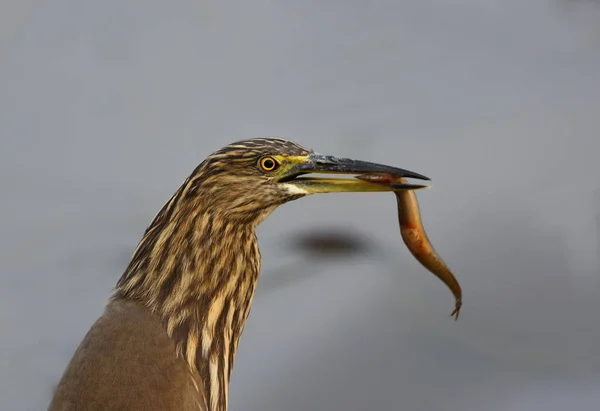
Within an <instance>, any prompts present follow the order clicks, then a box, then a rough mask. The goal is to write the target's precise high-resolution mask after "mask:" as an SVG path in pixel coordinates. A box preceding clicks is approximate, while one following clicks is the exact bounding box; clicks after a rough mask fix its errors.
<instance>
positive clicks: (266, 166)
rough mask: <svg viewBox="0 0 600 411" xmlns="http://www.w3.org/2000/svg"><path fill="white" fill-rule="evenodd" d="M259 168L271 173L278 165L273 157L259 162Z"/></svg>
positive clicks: (264, 158)
mask: <svg viewBox="0 0 600 411" xmlns="http://www.w3.org/2000/svg"><path fill="white" fill-rule="evenodd" d="M259 165H260V168H262V169H263V170H264V171H273V170H275V169H276V168H277V166H278V165H279V163H277V160H275V159H274V158H273V157H263V158H261V159H260V161H259Z"/></svg>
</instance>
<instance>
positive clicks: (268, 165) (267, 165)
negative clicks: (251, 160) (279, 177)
mask: <svg viewBox="0 0 600 411" xmlns="http://www.w3.org/2000/svg"><path fill="white" fill-rule="evenodd" d="M263 166H264V168H268V169H271V168H273V167H275V163H274V162H273V160H271V159H266V160H265V161H263Z"/></svg>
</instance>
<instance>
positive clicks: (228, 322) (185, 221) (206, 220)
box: [114, 202, 260, 410]
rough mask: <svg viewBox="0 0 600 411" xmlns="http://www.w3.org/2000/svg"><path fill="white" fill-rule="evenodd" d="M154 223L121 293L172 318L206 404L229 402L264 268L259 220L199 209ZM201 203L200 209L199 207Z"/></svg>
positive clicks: (172, 330) (169, 327) (171, 329)
mask: <svg viewBox="0 0 600 411" xmlns="http://www.w3.org/2000/svg"><path fill="white" fill-rule="evenodd" d="M169 204H171V207H175V204H174V203H173V204H172V203H171V202H169V203H167V204H166V205H165V207H164V208H163V210H161V212H160V213H159V214H158V215H157V216H156V218H155V220H154V221H153V223H152V225H151V226H150V227H149V228H148V229H147V230H146V233H145V235H144V236H143V238H142V240H141V241H140V243H139V245H138V248H137V249H136V251H135V252H134V255H133V257H132V260H131V262H130V264H129V266H128V268H127V270H126V271H125V273H124V274H123V276H122V277H121V279H120V280H119V282H118V284H117V287H116V292H115V296H114V298H125V299H130V300H134V301H137V302H139V303H141V304H144V305H145V306H146V307H147V308H148V309H149V310H151V311H152V312H153V313H154V314H156V315H158V316H159V317H160V318H161V319H162V321H163V322H164V324H165V327H166V332H167V333H168V335H169V336H170V337H171V338H173V340H174V341H175V345H176V355H178V356H181V357H182V358H184V359H185V361H186V362H187V363H188V365H189V366H190V369H191V370H192V373H193V374H194V377H195V380H196V381H199V387H198V389H199V391H200V394H201V396H202V398H203V399H204V402H205V405H206V408H208V409H211V410H226V409H227V397H228V386H229V378H230V375H231V371H232V366H233V362H234V357H235V352H236V349H237V345H238V341H239V338H240V336H241V334H242V331H243V328H244V324H245V322H246V319H247V317H248V314H249V312H250V307H251V303H252V298H253V295H254V290H255V286H256V282H257V280H258V273H259V270H260V252H259V249H258V243H257V240H256V235H255V232H254V228H255V225H254V224H240V222H236V221H227V219H223V218H219V216H218V215H216V214H214V213H211V212H207V211H203V210H197V209H193V208H190V209H185V208H180V209H179V210H169V209H168V206H169ZM195 210H197V211H195Z"/></svg>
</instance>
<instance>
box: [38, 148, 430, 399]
mask: <svg viewBox="0 0 600 411" xmlns="http://www.w3.org/2000/svg"><path fill="white" fill-rule="evenodd" d="M378 167H379V168H378ZM369 171H386V172H395V173H400V174H402V173H404V174H403V175H405V176H408V177H416V178H425V177H424V176H421V175H419V174H416V173H412V172H408V171H406V170H402V169H395V168H391V167H386V166H379V165H376V164H373V163H364V162H358V161H354V160H348V159H338V158H335V157H331V156H321V155H317V154H314V153H312V151H309V150H307V149H305V148H303V147H301V146H299V145H297V144H294V143H292V142H289V141H286V140H281V139H252V140H246V141H242V142H237V143H233V144H231V145H229V146H226V147H224V148H223V149H221V150H219V151H217V152H215V153H213V154H212V155H211V156H209V157H208V158H207V159H206V160H205V161H204V162H203V163H202V164H200V165H199V166H198V167H197V168H196V170H194V172H193V173H192V174H191V175H190V176H189V177H188V178H187V179H186V181H185V182H184V183H183V185H182V186H181V187H180V188H179V189H178V190H177V192H176V193H175V194H174V195H173V197H172V198H171V199H170V200H169V201H168V202H167V203H166V204H165V205H164V207H163V208H162V210H161V211H160V212H159V213H158V214H157V215H156V217H155V218H154V220H153V222H152V223H151V225H150V226H149V227H148V229H147V230H146V232H145V234H144V236H143V237H142V239H141V240H140V243H139V244H138V247H137V249H136V250H135V252H134V254H133V257H132V259H131V262H130V263H129V266H128V267H127V269H126V270H125V273H124V274H123V276H122V277H121V279H120V280H119V282H118V283H117V286H116V289H115V293H114V295H113V296H112V298H111V299H110V301H109V304H108V305H107V307H106V310H105V312H104V313H103V315H102V316H101V317H100V318H99V319H98V320H97V321H96V323H95V324H94V325H93V326H92V327H91V329H90V330H89V332H88V333H87V335H86V336H85V338H84V339H83V341H82V342H81V344H80V346H79V348H78V349H77V351H76V352H75V354H74V356H73V358H72V359H71V361H70V363H69V365H68V366H67V369H66V370H65V372H64V374H63V377H62V379H61V381H60V383H59V385H58V387H57V389H56V392H55V394H54V398H53V400H52V402H51V403H50V406H49V411H100V410H107V411H108V410H111V411H150V410H157V411H171V410H173V411H175V410H178V411H188V410H195V411H198V410H200V411H208V410H210V411H226V410H227V402H228V391H229V378H230V375H231V372H232V368H233V362H234V358H235V353H236V349H237V346H238V342H239V338H240V336H241V334H242V331H243V328H244V324H245V322H246V319H247V317H248V314H249V312H250V307H251V304H252V298H253V295H254V290H255V287H256V284H257V280H258V275H259V271H260V252H259V249H258V243H257V239H256V235H255V228H256V226H257V225H258V224H259V223H260V222H261V221H263V220H264V219H265V218H266V217H267V216H268V215H269V214H270V213H271V212H272V211H273V210H274V209H275V208H277V207H278V206H279V205H281V204H283V203H285V202H288V201H291V200H294V199H297V198H300V197H303V196H305V195H307V194H312V193H319V192H332V191H390V189H389V188H385V187H382V186H381V185H377V184H370V183H368V182H361V181H359V180H349V179H335V180H336V181H334V179H303V178H299V176H300V175H302V174H306V173H309V172H335V173H360V172H369ZM406 187H407V188H415V187H417V186H410V185H408V184H407V185H406Z"/></svg>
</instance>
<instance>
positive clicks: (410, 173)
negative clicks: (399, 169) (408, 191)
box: [402, 170, 431, 181]
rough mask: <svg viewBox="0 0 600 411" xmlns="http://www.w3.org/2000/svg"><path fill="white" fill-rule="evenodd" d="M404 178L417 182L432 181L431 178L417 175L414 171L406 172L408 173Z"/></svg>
mask: <svg viewBox="0 0 600 411" xmlns="http://www.w3.org/2000/svg"><path fill="white" fill-rule="evenodd" d="M402 177H406V178H415V179H417V180H426V181H431V179H430V178H429V177H427V176H424V175H423V174H419V173H415V172H414V171H408V170H406V173H405V174H404V175H403V176H402Z"/></svg>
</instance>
